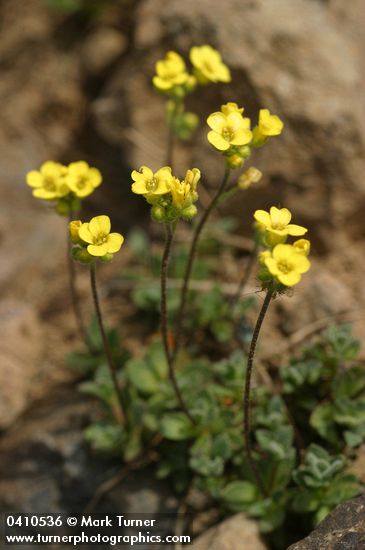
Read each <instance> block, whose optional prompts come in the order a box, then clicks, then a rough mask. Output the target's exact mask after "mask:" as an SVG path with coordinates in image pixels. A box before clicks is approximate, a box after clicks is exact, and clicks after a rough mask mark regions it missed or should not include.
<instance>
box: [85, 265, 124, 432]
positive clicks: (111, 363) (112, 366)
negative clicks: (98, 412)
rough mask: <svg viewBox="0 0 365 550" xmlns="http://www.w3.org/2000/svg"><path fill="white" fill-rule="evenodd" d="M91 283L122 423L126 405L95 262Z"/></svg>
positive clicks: (116, 412)
mask: <svg viewBox="0 0 365 550" xmlns="http://www.w3.org/2000/svg"><path fill="white" fill-rule="evenodd" d="M90 283H91V292H92V295H93V301H94V306H95V313H96V318H97V321H98V325H99V329H100V334H101V338H102V341H103V347H104V351H105V356H106V359H107V365H108V368H109V372H110V376H111V378H112V381H113V385H114V389H115V393H116V396H117V399H118V408H117V409H116V410H115V416H116V418H117V420H118V422H120V423H121V424H122V423H123V420H124V416H125V414H124V411H125V407H124V402H123V395H122V392H121V389H120V387H119V384H118V378H117V368H116V366H115V363H114V359H113V354H112V351H111V349H110V346H109V342H108V338H107V336H106V332H105V328H104V323H103V317H102V314H101V309H100V303H99V296H98V290H97V286H96V267H95V263H92V264H91V265H90Z"/></svg>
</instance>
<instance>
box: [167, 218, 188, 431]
mask: <svg viewBox="0 0 365 550" xmlns="http://www.w3.org/2000/svg"><path fill="white" fill-rule="evenodd" d="M165 227H166V241H165V248H164V252H163V256H162V264H161V334H162V341H163V346H164V350H165V356H166V361H167V365H168V370H169V378H170V381H171V384H172V387H173V390H174V393H175V396H176V399H177V401H178V403H179V405H180V407H181V409H182V411H183V412H184V414H185V415H186V416H187V417H188V419H189V420H190V421H191V422H192V423H193V424H195V423H196V422H195V420H194V418H193V417H192V415H191V413H190V411H189V409H188V407H187V406H186V403H185V401H184V398H183V396H182V394H181V391H180V389H179V386H178V383H177V380H176V376H175V371H174V366H173V360H172V356H171V351H170V346H169V338H168V327H167V317H168V315H167V276H168V266H169V260H170V255H171V248H172V242H173V238H174V232H175V227H176V224H168V223H167V224H166V225H165Z"/></svg>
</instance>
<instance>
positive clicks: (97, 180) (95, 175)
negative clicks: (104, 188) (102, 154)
mask: <svg viewBox="0 0 365 550" xmlns="http://www.w3.org/2000/svg"><path fill="white" fill-rule="evenodd" d="M88 176H89V180H90V183H91V185H92V186H93V187H94V188H95V187H99V185H100V184H101V182H102V181H103V178H102V175H101V172H100V171H99V170H98V169H97V168H90V170H89V174H88Z"/></svg>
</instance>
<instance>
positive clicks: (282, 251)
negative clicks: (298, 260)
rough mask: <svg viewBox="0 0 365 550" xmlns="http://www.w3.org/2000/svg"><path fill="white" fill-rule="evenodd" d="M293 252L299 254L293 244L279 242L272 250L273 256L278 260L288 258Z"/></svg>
mask: <svg viewBox="0 0 365 550" xmlns="http://www.w3.org/2000/svg"><path fill="white" fill-rule="evenodd" d="M293 254H297V252H295V248H294V247H293V246H292V245H291V244H277V245H276V246H275V248H274V250H273V251H272V255H273V257H274V258H275V260H276V261H278V262H279V261H281V260H287V259H288V258H290V256H292V255H293Z"/></svg>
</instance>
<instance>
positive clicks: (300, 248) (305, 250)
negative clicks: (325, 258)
mask: <svg viewBox="0 0 365 550" xmlns="http://www.w3.org/2000/svg"><path fill="white" fill-rule="evenodd" d="M293 246H294V247H295V248H296V250H297V252H300V253H301V254H304V255H305V256H308V254H309V253H310V250H311V243H310V241H308V239H298V240H297V241H295V242H294V243H293Z"/></svg>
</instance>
